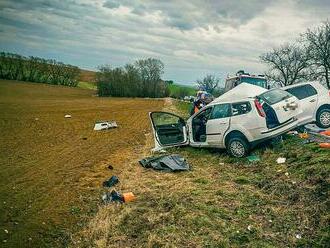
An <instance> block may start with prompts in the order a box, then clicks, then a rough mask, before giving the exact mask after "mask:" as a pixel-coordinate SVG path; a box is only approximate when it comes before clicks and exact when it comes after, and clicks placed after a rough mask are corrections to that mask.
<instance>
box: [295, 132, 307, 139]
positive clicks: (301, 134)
mask: <svg viewBox="0 0 330 248" xmlns="http://www.w3.org/2000/svg"><path fill="white" fill-rule="evenodd" d="M298 136H299V138H301V139H308V138H309V135H308V133H299V134H298Z"/></svg>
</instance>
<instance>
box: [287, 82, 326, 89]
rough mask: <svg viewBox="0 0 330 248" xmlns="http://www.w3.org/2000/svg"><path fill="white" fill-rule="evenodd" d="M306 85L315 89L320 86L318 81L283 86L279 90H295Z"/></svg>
mask: <svg viewBox="0 0 330 248" xmlns="http://www.w3.org/2000/svg"><path fill="white" fill-rule="evenodd" d="M307 84H310V85H314V86H316V87H318V86H321V84H320V83H319V82H318V81H309V82H303V83H297V84H292V85H288V86H284V87H282V88H281V89H290V88H295V87H297V86H302V85H307Z"/></svg>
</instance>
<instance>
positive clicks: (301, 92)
mask: <svg viewBox="0 0 330 248" xmlns="http://www.w3.org/2000/svg"><path fill="white" fill-rule="evenodd" d="M286 91H287V92H290V93H291V94H292V95H294V96H295V97H297V98H298V99H299V100H301V99H304V98H307V97H310V96H314V95H316V94H317V91H316V90H315V89H314V87H313V86H311V85H309V84H306V85H301V86H297V87H294V88H290V89H286Z"/></svg>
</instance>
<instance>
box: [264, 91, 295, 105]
mask: <svg viewBox="0 0 330 248" xmlns="http://www.w3.org/2000/svg"><path fill="white" fill-rule="evenodd" d="M259 97H260V98H261V99H262V100H264V101H265V102H267V103H268V104H269V105H273V104H275V103H278V102H280V101H283V100H285V99H288V98H290V97H292V95H291V94H290V93H289V92H286V91H284V90H280V89H273V90H270V91H267V92H265V93H263V94H261V95H260V96H259Z"/></svg>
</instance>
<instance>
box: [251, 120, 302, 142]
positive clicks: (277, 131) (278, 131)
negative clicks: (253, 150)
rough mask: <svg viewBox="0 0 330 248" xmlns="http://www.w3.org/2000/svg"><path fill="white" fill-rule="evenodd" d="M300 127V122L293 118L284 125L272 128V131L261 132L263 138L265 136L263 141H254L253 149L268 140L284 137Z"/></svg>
mask: <svg viewBox="0 0 330 248" xmlns="http://www.w3.org/2000/svg"><path fill="white" fill-rule="evenodd" d="M297 126H298V120H297V119H296V118H292V119H290V120H288V121H287V122H285V123H283V124H282V125H280V126H278V127H275V128H272V129H270V130H267V131H264V132H261V134H262V136H264V137H263V138H261V139H258V140H254V141H252V142H251V143H250V144H251V146H252V147H254V146H256V145H258V144H260V143H262V142H264V141H266V140H268V139H272V138H275V137H277V136H279V135H282V134H284V133H287V132H289V131H290V130H292V129H294V128H296V127H297Z"/></svg>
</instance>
